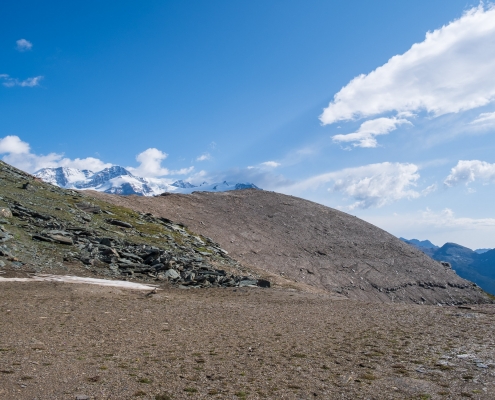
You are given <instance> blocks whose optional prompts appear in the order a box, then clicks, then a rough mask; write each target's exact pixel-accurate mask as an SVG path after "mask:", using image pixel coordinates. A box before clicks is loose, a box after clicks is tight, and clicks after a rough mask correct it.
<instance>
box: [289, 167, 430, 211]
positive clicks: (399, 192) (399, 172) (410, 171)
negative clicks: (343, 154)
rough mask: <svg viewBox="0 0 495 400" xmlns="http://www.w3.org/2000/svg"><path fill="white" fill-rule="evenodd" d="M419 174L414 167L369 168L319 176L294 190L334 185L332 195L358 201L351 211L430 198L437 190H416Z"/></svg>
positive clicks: (347, 169) (350, 206) (296, 186)
mask: <svg viewBox="0 0 495 400" xmlns="http://www.w3.org/2000/svg"><path fill="white" fill-rule="evenodd" d="M418 170H419V168H418V166H416V165H414V164H405V163H390V162H384V163H378V164H369V165H363V166H360V167H355V168H346V169H342V170H339V171H334V172H328V173H325V174H321V175H317V176H314V177H311V178H309V179H306V180H304V181H301V182H298V183H296V184H294V185H292V187H291V189H292V190H296V191H297V190H310V189H317V188H318V187H321V186H322V185H326V184H331V187H330V188H329V189H328V190H329V191H332V192H339V193H342V194H343V195H344V196H346V197H349V198H352V199H353V200H354V203H352V204H351V205H349V206H347V208H348V209H355V208H370V207H382V206H384V205H386V204H390V203H393V202H395V201H398V200H401V199H415V198H418V197H420V196H423V195H427V194H428V193H431V192H432V191H433V190H434V189H435V187H434V186H430V187H428V188H426V189H425V190H424V191H423V192H421V191H417V190H414V189H413V188H414V187H415V186H416V184H417V181H418V180H419V178H420V175H419V173H418Z"/></svg>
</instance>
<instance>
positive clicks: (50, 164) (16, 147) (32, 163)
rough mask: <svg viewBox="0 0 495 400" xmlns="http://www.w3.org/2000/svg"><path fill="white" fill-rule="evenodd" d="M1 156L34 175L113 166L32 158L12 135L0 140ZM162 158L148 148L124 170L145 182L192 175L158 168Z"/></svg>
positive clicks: (25, 145) (92, 161)
mask: <svg viewBox="0 0 495 400" xmlns="http://www.w3.org/2000/svg"><path fill="white" fill-rule="evenodd" d="M0 154H3V157H2V159H3V161H5V162H7V163H9V164H11V165H13V166H14V167H17V168H19V169H21V170H23V171H26V172H30V173H34V172H36V171H38V170H40V169H42V168H57V167H69V168H77V169H89V170H91V171H100V170H102V169H104V168H108V167H111V166H112V165H113V164H111V163H106V162H104V161H102V160H100V159H98V158H94V157H86V158H75V159H70V158H67V157H64V155H63V154H58V153H50V154H47V155H39V154H34V153H32V152H31V147H30V145H29V143H26V142H24V141H22V140H21V139H20V138H19V137H18V136H14V135H10V136H5V137H4V138H0ZM165 158H167V154H166V153H164V152H162V151H160V150H158V149H155V148H149V149H147V150H145V151H143V152H142V153H139V154H138V155H137V156H136V160H137V161H138V162H139V166H138V167H136V168H134V167H126V168H127V169H128V170H129V171H131V172H132V173H135V174H136V175H138V176H142V177H145V178H154V177H159V176H165V175H185V174H189V173H191V172H192V171H193V169H194V167H189V168H182V169H179V170H169V169H167V168H164V167H162V165H161V163H162V161H163V160H165Z"/></svg>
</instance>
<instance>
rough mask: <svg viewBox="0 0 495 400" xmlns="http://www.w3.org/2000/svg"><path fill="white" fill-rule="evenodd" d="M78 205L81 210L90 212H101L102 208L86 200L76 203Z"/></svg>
mask: <svg viewBox="0 0 495 400" xmlns="http://www.w3.org/2000/svg"><path fill="white" fill-rule="evenodd" d="M76 207H77V208H79V209H80V210H81V211H84V212H87V213H90V214H99V213H100V212H101V208H100V207H98V206H97V205H95V204H92V203H86V202H81V203H76Z"/></svg>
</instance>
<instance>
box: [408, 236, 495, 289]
mask: <svg viewBox="0 0 495 400" xmlns="http://www.w3.org/2000/svg"><path fill="white" fill-rule="evenodd" d="M400 239H401V240H402V241H404V242H406V243H408V244H410V245H411V246H414V247H416V248H417V249H419V250H421V251H423V252H424V253H426V254H427V255H429V256H430V257H431V258H433V259H434V260H437V261H446V262H449V263H450V265H452V268H453V269H454V270H455V271H456V272H457V274H458V275H459V276H461V277H463V278H464V279H468V280H470V281H472V282H475V283H476V284H477V285H479V286H480V287H481V288H483V289H484V290H485V291H487V292H489V293H491V294H495V249H476V250H471V249H469V248H467V247H464V246H461V245H459V244H456V243H445V244H444V245H443V246H442V247H439V246H436V245H434V244H433V243H431V242H430V241H429V240H418V239H410V240H409V239H405V238H400Z"/></svg>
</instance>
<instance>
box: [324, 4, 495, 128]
mask: <svg viewBox="0 0 495 400" xmlns="http://www.w3.org/2000/svg"><path fill="white" fill-rule="evenodd" d="M494 76H495V6H493V5H488V6H484V5H483V4H480V5H479V6H478V7H475V8H473V9H471V10H469V11H467V12H466V13H465V14H464V15H463V16H462V17H461V18H459V19H457V20H455V21H453V22H451V23H449V24H448V25H446V26H443V27H442V28H440V29H437V30H435V31H433V32H428V33H427V34H426V38H425V40H424V41H423V42H421V43H416V44H414V45H413V46H412V47H411V48H410V49H409V50H408V51H407V52H405V53H404V54H402V55H397V56H394V57H392V58H391V59H390V60H389V61H388V62H387V63H386V64H384V65H383V66H381V67H379V68H377V69H375V70H374V71H372V72H371V73H369V74H368V75H364V74H363V75H360V76H358V77H356V78H354V79H353V80H352V81H351V82H349V83H348V84H347V85H346V86H345V87H344V88H342V89H341V90H340V91H339V92H338V93H337V94H336V95H335V96H334V99H333V101H332V102H331V103H330V104H329V106H328V107H327V108H325V109H324V111H323V114H322V115H321V116H320V120H321V121H322V123H323V124H332V123H334V122H337V121H341V120H352V119H356V118H361V117H369V116H373V115H379V114H382V113H386V112H392V111H396V112H398V113H403V112H410V113H411V112H412V113H415V112H420V111H426V112H428V113H430V114H431V115H433V116H439V115H443V114H447V113H457V112H460V111H464V110H470V109H474V108H476V107H480V106H483V105H486V104H488V103H490V102H492V101H493V100H494V98H495V79H493V77H494Z"/></svg>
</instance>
